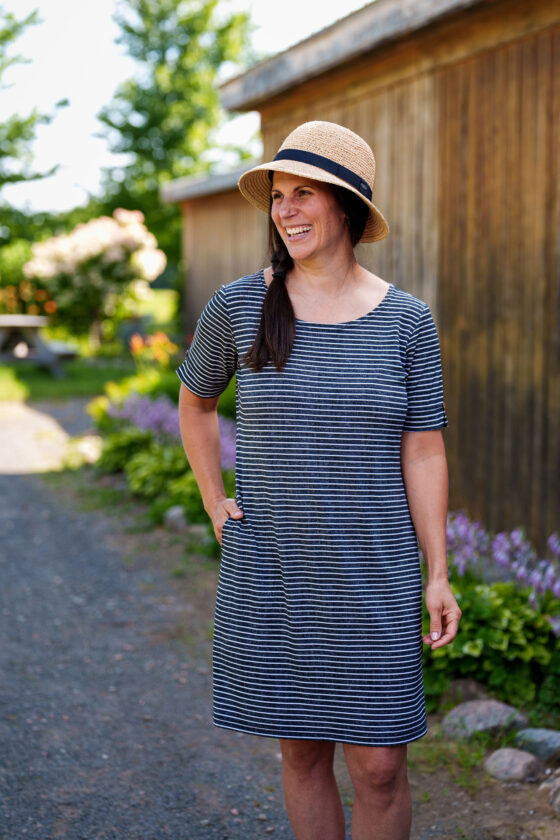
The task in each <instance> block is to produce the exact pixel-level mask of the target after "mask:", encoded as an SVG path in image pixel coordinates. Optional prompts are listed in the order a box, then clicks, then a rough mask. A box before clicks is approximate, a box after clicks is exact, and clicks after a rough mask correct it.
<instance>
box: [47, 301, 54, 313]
mask: <svg viewBox="0 0 560 840" xmlns="http://www.w3.org/2000/svg"><path fill="white" fill-rule="evenodd" d="M45 312H46V313H47V314H48V315H52V313H53V312H56V303H55V302H54V300H46V301H45Z"/></svg>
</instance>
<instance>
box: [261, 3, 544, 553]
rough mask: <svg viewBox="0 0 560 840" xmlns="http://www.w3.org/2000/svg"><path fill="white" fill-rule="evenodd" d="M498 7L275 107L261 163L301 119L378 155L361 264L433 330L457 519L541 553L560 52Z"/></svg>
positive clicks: (535, 19)
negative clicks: (462, 516) (372, 233)
mask: <svg viewBox="0 0 560 840" xmlns="http://www.w3.org/2000/svg"><path fill="white" fill-rule="evenodd" d="M502 5H503V4H502ZM499 6H500V4H489V8H487V9H485V10H483V13H482V14H481V15H479V16H478V17H476V16H474V15H473V16H472V17H471V18H467V19H465V20H461V21H458V22H457V23H453V24H450V25H449V27H447V29H446V30H445V32H444V35H442V33H441V32H437V31H436V32H434V33H432V34H431V35H430V34H427V35H426V34H424V35H422V36H419V39H418V43H420V38H422V46H423V51H421V50H419V49H418V44H415V43H409V44H408V45H407V46H406V47H403V48H402V52H400V51H399V50H393V51H392V52H388V53H387V55H386V56H383V55H382V56H381V57H379V56H376V57H375V60H373V59H372V60H370V62H369V65H368V62H367V61H362V62H361V63H360V65H359V66H357V67H356V68H354V69H350V70H348V71H344V72H341V74H340V75H339V76H337V75H336V74H332V76H331V77H329V79H328V80H323V81H321V80H319V81H315V82H313V83H311V84H309V85H307V86H303V87H302V88H301V89H300V90H299V91H295V92H294V93H293V94H290V95H289V96H285V97H284V98H283V99H278V100H277V101H275V102H271V103H269V104H268V105H267V107H266V108H265V109H263V111H262V132H263V141H264V159H265V160H266V159H267V157H269V156H272V155H274V153H275V152H276V150H277V148H278V146H279V145H280V143H281V142H282V140H283V139H284V137H285V136H286V134H287V133H288V132H289V131H290V130H291V129H292V128H294V127H295V126H297V125H298V124H300V123H301V122H303V121H305V120H309V119H324V120H332V121H334V122H340V123H342V124H344V125H346V126H348V127H349V128H352V129H354V130H355V131H357V132H358V133H360V134H361V135H362V136H364V137H365V138H366V139H367V140H368V142H370V144H371V145H372V148H373V149H374V152H375V156H376V160H377V174H376V183H375V186H374V202H375V203H376V205H377V206H378V207H379V209H380V210H381V211H382V212H383V213H384V214H385V215H386V218H387V219H388V222H389V226H390V235H389V237H388V238H387V239H386V240H384V241H382V242H379V243H374V244H373V245H368V246H364V247H363V248H362V251H361V254H360V259H361V261H363V263H364V264H365V265H366V266H367V267H368V268H370V270H372V271H374V272H376V273H377V274H379V275H380V276H381V277H384V278H385V279H387V280H390V281H391V282H394V283H396V284H397V285H398V286H400V287H401V288H403V289H406V290H408V291H410V292H412V293H413V294H415V295H417V296H418V297H420V298H422V299H423V300H425V301H427V302H428V303H429V304H430V306H431V307H432V310H433V312H434V315H435V317H436V321H437V322H438V327H439V330H440V336H441V340H442V350H443V357H444V377H445V387H446V402H447V406H448V413H449V418H450V427H449V429H448V430H447V431H446V442H447V448H448V455H449V463H450V475H451V499H450V505H451V507H452V508H454V509H458V508H465V509H466V510H467V511H468V513H469V514H470V515H471V516H475V517H478V518H480V519H481V520H482V521H483V522H484V524H485V525H487V526H488V527H490V528H492V529H495V530H502V529H505V528H513V527H515V526H517V525H522V526H524V527H526V528H527V529H528V531H529V533H530V534H531V536H532V537H533V538H534V539H535V540H536V541H537V543H538V544H540V546H541V547H542V546H543V544H544V541H545V539H546V536H547V535H548V534H550V533H551V532H552V531H553V530H556V529H558V528H559V527H560V489H559V483H560V429H559V427H560V381H559V376H560V374H559V361H560V334H559V328H560V325H559V315H560V300H559V293H560V292H559V287H560V279H559V264H558V263H559V259H560V256H559V255H560V238H559V231H560V207H559V201H560V199H559V194H558V184H559V176H560V172H559V171H558V169H559V162H558V149H559V148H560V136H559V134H560V90H559V89H560V71H559V68H560V46H559V37H560V36H559V27H558V26H557V25H556V26H555V25H550V24H549V22H548V20H547V16H548V17H550V16H551V14H552V13H553V10H552V9H551V6H550V5H547V4H539V3H534V4H529V3H527V2H519V3H511V4H509V6H508V13H509V17H508V18H507V23H509V29H508V26H507V25H505V23H504V21H505V19H504V16H503V15H500V14H499V8H498V7H499ZM496 10H497V11H496ZM516 14H517V17H516ZM555 14H556V18H557V19H558V12H557V11H556V13H555ZM492 15H494V16H493V17H492ZM531 30H534V31H531ZM527 32H529V34H527ZM444 36H445V37H444ZM430 38H431V39H432V40H431V41H430ZM428 57H429V58H428Z"/></svg>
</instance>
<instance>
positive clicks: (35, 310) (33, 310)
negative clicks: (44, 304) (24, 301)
mask: <svg viewBox="0 0 560 840" xmlns="http://www.w3.org/2000/svg"><path fill="white" fill-rule="evenodd" d="M27 314H28V315H38V314H39V307H38V306H37V304H36V303H31V304H30V305H29V306H28V307H27Z"/></svg>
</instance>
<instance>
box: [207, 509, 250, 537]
mask: <svg viewBox="0 0 560 840" xmlns="http://www.w3.org/2000/svg"><path fill="white" fill-rule="evenodd" d="M209 514H210V519H211V520H212V525H213V526H214V533H215V534H216V539H217V540H218V542H219V543H220V545H221V544H222V528H223V527H224V522H225V521H226V520H227V519H242V518H243V511H242V510H241V508H240V507H239V506H238V504H237V502H236V501H235V499H227V498H224V499H218V500H217V501H215V502H214V504H213V505H212V508H211V510H210V511H209Z"/></svg>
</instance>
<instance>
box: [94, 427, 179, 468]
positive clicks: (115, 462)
mask: <svg viewBox="0 0 560 840" xmlns="http://www.w3.org/2000/svg"><path fill="white" fill-rule="evenodd" d="M152 443H153V435H152V433H151V432H150V431H145V430H143V429H138V428H137V427H136V426H127V427H126V428H124V429H121V430H120V431H117V432H113V433H112V434H110V435H108V436H107V437H106V438H105V439H104V441H103V449H102V451H101V456H100V458H99V460H98V461H97V464H96V467H97V469H98V470H99V471H100V472H102V473H117V472H121V471H122V470H124V469H125V467H126V466H127V464H128V463H129V462H130V461H131V459H132V458H133V457H135V456H136V455H137V454H139V453H141V452H143V451H144V450H145V449H146V448H147V447H150V446H151V444H152ZM183 458H184V456H183Z"/></svg>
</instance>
